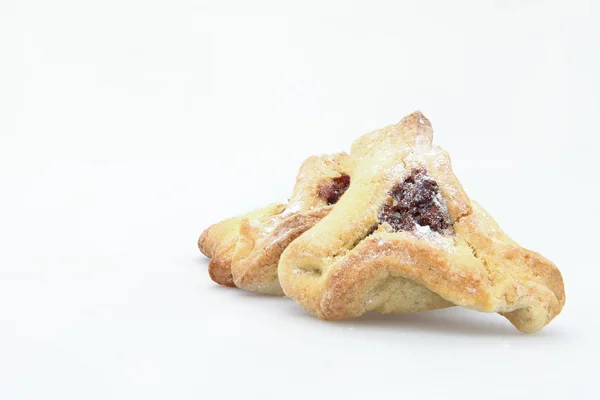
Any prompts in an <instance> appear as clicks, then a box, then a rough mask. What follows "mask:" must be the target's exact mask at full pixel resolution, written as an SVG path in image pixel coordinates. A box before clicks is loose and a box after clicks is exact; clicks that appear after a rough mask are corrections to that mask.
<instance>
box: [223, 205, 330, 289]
mask: <svg viewBox="0 0 600 400" xmlns="http://www.w3.org/2000/svg"><path fill="white" fill-rule="evenodd" d="M330 209H331V207H330V206H324V207H317V208H315V209H311V210H308V211H297V212H292V213H290V214H285V213H283V214H280V215H277V216H274V217H272V218H269V220H268V221H250V220H248V219H244V220H243V221H242V223H241V225H240V235H239V239H238V241H237V245H236V249H235V252H234V255H233V260H232V263H231V272H232V276H233V280H234V283H235V285H236V286H237V287H239V288H242V289H246V290H250V291H254V292H261V293H265V294H272V295H283V290H282V289H281V285H280V284H279V278H278V275H277V265H278V263H279V257H280V256H281V253H283V251H284V250H285V248H286V247H287V246H288V245H289V244H290V243H291V242H292V241H294V240H295V239H296V238H297V237H299V236H300V235H301V234H302V233H304V232H305V231H307V230H308V229H310V228H311V227H312V226H314V225H315V224H316V223H317V222H319V221H320V220H321V219H322V218H323V217H324V216H325V215H327V213H329V211H330ZM261 222H263V224H262V225H261V224H260V223H261Z"/></svg>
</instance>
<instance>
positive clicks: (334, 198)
mask: <svg viewBox="0 0 600 400" xmlns="http://www.w3.org/2000/svg"><path fill="white" fill-rule="evenodd" d="M348 186H350V175H346V174H344V175H342V176H339V177H337V178H333V179H332V180H331V182H329V183H327V184H324V185H321V187H320V188H319V196H320V197H322V198H324V199H325V200H327V204H335V203H337V202H338V200H339V199H340V197H342V195H343V194H344V192H345V191H346V189H348Z"/></svg>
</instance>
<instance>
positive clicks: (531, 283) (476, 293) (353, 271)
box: [279, 113, 565, 332]
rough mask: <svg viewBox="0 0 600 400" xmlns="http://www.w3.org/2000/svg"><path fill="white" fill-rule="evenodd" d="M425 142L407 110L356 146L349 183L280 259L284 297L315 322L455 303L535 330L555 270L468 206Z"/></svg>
mask: <svg viewBox="0 0 600 400" xmlns="http://www.w3.org/2000/svg"><path fill="white" fill-rule="evenodd" d="M432 137H433V135H432V129H431V124H429V122H428V121H427V120H426V119H425V118H424V116H422V114H420V113H415V114H413V115H411V116H409V117H407V118H405V119H403V120H402V121H401V122H400V123H399V124H397V125H394V126H390V127H386V128H383V129H382V130H379V131H375V132H372V133H370V134H368V135H366V136H365V137H363V138H361V139H359V140H358V141H357V142H355V144H354V145H353V153H352V154H353V157H354V156H355V154H356V158H357V159H358V161H357V164H356V167H355V168H356V170H355V174H354V175H353V176H354V177H356V181H355V182H353V184H352V186H351V187H350V188H349V189H348V191H347V193H346V194H345V195H344V197H343V198H342V199H341V200H340V202H339V203H338V204H337V206H336V207H335V208H334V209H333V210H332V212H331V213H330V214H329V215H328V216H326V217H325V218H323V220H322V221H321V222H319V223H318V224H317V225H315V227H313V228H312V229H311V230H309V231H308V232H306V233H305V234H304V235H302V236H301V237H300V238H298V239H297V240H296V241H294V242H293V243H292V244H291V245H290V246H288V248H287V249H286V250H285V252H284V253H283V255H282V257H281V259H280V263H279V277H280V281H281V285H282V288H283V290H284V292H285V294H286V295H288V296H289V297H292V298H293V299H295V300H296V301H297V302H299V303H300V304H301V305H303V306H304V307H305V308H306V309H307V310H308V311H310V312H311V313H313V314H315V315H317V316H319V317H321V318H323V319H339V318H346V317H354V316H359V315H361V314H363V313H365V312H367V311H371V310H375V311H380V312H405V311H421V310H427V309H435V308H442V307H448V306H452V305H459V306H463V307H467V308H471V309H474V310H478V311H484V312H498V313H500V314H501V315H503V316H505V317H506V318H508V319H509V321H510V322H512V323H513V325H515V327H517V329H519V330H521V331H524V332H535V331H538V330H540V329H542V328H543V327H544V326H545V325H546V324H548V323H549V322H550V321H551V320H552V319H553V318H554V317H555V316H556V315H557V314H558V313H559V312H560V310H561V309H562V307H563V304H564V300H565V297H564V286H563V282H562V277H561V275H560V272H559V271H558V269H557V268H556V267H555V266H554V264H552V263H551V262H550V261H548V260H546V259H545V258H543V257H542V256H540V255H539V254H537V253H535V252H532V251H530V250H527V249H524V248H522V247H520V246H519V245H518V244H516V243H515V242H514V241H512V240H511V239H510V238H509V237H508V236H507V235H506V234H504V232H502V230H501V229H500V228H499V226H498V225H497V223H496V222H495V221H494V220H493V219H492V218H491V217H490V216H489V214H487V213H486V212H485V211H484V210H483V209H482V208H481V207H480V206H478V205H477V204H476V203H474V202H473V203H472V202H471V201H470V199H469V198H468V196H467V195H466V194H465V192H464V190H463V189H462V187H461V185H460V183H459V182H458V180H457V179H456V177H455V176H454V174H453V173H452V170H451V165H450V159H449V157H448V156H447V154H446V153H445V152H444V151H443V150H441V149H439V148H436V147H433V146H432V145H431V141H432ZM357 143H358V144H357ZM357 146H358V147H357Z"/></svg>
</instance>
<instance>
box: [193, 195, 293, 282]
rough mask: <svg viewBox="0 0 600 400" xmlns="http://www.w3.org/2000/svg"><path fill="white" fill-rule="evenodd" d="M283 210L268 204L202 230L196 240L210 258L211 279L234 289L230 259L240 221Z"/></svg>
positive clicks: (283, 207)
mask: <svg viewBox="0 0 600 400" xmlns="http://www.w3.org/2000/svg"><path fill="white" fill-rule="evenodd" d="M284 209H285V205H284V204H270V205H268V206H266V207H263V208H259V209H256V210H253V211H251V212H249V213H247V214H244V215H241V216H238V217H234V218H229V219H226V220H224V221H221V222H219V223H216V224H214V225H212V226H210V227H209V228H207V229H206V230H204V232H202V234H201V235H200V237H199V239H198V248H199V249H200V251H201V252H202V254H204V255H205V256H206V257H208V258H211V261H210V263H209V264H208V273H209V275H210V277H211V279H212V280H213V281H215V282H216V283H218V284H220V285H224V286H230V287H235V284H234V282H233V277H232V276H231V259H232V257H233V252H234V250H235V245H236V242H237V239H238V234H239V229H240V224H241V222H242V220H244V219H248V220H255V219H259V218H264V217H267V216H271V215H276V214H279V213H281V212H282V211H283V210H284Z"/></svg>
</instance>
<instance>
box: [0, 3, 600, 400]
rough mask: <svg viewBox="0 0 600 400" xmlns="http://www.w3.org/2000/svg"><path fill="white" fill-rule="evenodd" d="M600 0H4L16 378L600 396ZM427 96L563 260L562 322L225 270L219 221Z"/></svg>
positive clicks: (497, 210)
mask: <svg viewBox="0 0 600 400" xmlns="http://www.w3.org/2000/svg"><path fill="white" fill-rule="evenodd" d="M599 20H600V13H599V8H598V5H597V4H593V2H592V1H591V0H590V1H568V2H567V1H564V2H542V1H517V0H511V1H495V2H491V1H472V2H464V1H446V2H442V1H439V2H428V1H422V2H418V4H417V2H414V4H406V5H404V4H401V2H387V3H383V2H377V1H373V2H362V3H358V2H350V1H339V2H307V1H302V2H300V1H298V2H281V1H272V2H267V1H251V2H242V1H239V2H230V1H224V2H216V1H215V2H213V4H207V3H203V2H198V1H166V0H165V1H148V0H146V1H134V0H105V1H76V0H73V1H66V0H55V1H25V0H20V1H17V0H2V1H1V2H0V188H1V193H0V398H1V399H86V400H87V399H213V398H261V399H280V398H284V399H316V398H325V397H327V398H331V399H337V398H347V399H352V398H357V399H376V398H406V399H417V398H460V399H465V398H466V399H468V398H477V399H481V398H485V399H492V398H502V399H506V398H528V399H533V398H546V399H548V398H557V399H558V398H567V397H568V398H577V399H588V398H598V397H597V396H598V395H599V394H600V393H599V390H598V387H597V372H598V365H597V360H598V356H599V355H600V354H599V353H600V348H599V345H598V339H597V337H598V328H599V323H598V318H597V313H598V308H597V307H598V304H599V301H598V296H600V294H599V293H598V290H597V287H598V283H597V281H598V279H600V273H599V272H598V271H599V268H600V266H599V265H598V262H597V260H598V256H597V251H598V236H599V235H598V229H599V228H600V224H599V222H600V221H599V218H598V204H597V203H598V186H597V185H598V183H597V178H596V177H597V175H596V174H594V172H597V171H598V167H597V160H596V159H597V145H598V139H597V137H598V133H599V131H600V129H599V128H600V124H599V122H598V118H599V116H598V111H599V109H600V107H599V106H600V101H599V93H600V87H599V86H600V84H599V83H600V81H599V78H598V71H600V50H599V45H598V43H599V37H600V29H599V27H598V24H599V22H598V21H599ZM415 109H419V110H421V111H423V112H424V113H425V115H427V116H428V117H429V118H430V119H431V121H432V122H433V125H434V129H435V131H436V141H437V143H438V144H440V145H441V146H443V147H444V148H446V149H447V150H448V151H449V152H450V154H451V155H452V157H453V163H454V169H455V172H456V174H457V176H458V177H459V178H460V179H461V181H462V183H463V185H464V186H465V188H466V190H467V192H468V193H469V194H470V195H471V197H473V198H474V199H477V200H478V201H480V202H481V203H482V204H483V205H484V206H485V207H486V208H487V209H488V211H490V213H491V214H492V215H494V216H495V218H496V219H497V220H498V221H499V222H500V224H501V225H502V227H503V228H504V229H505V230H506V231H507V232H508V233H509V234H510V235H511V236H512V237H513V238H514V239H515V240H517V241H518V242H520V243H521V244H523V245H524V246H526V247H529V248H532V249H534V250H537V251H539V252H541V253H542V254H544V255H545V256H547V257H548V258H550V259H551V260H553V261H554V262H555V263H556V264H557V265H558V266H559V267H560V269H561V271H562V272H563V276H564V279H565V283H566V289H567V303H566V306H565V308H564V310H563V313H562V314H561V315H560V316H558V317H557V318H556V320H554V321H553V322H552V323H551V324H550V325H549V326H548V327H546V328H545V329H544V330H543V331H542V332H541V333H539V334H534V335H526V334H522V333H519V332H517V331H516V330H515V329H514V328H513V327H512V326H511V325H510V324H509V323H508V321H506V320H505V319H503V318H502V317H500V316H498V315H486V314H479V313H476V312H473V311H468V310H463V309H451V310H441V311H435V312H429V313H422V314H412V315H388V316H381V315H366V316H364V317H363V318H360V319H357V320H347V321H340V322H323V321H320V320H318V319H316V318H314V317H311V316H310V315H308V314H307V313H305V312H304V311H303V309H302V308H301V307H299V306H297V305H296V304H295V303H294V302H293V301H291V300H289V299H285V298H273V297H269V296H261V295H256V294H252V293H247V292H243V291H241V290H235V289H228V288H223V287H219V286H217V285H216V284H214V283H213V282H212V281H211V280H210V279H209V277H208V275H207V272H206V266H207V260H206V259H204V258H203V257H202V256H201V255H200V254H199V252H198V250H197V248H196V239H197V236H198V235H199V233H200V232H201V231H202V230H203V229H204V228H206V227H207V226H208V225H209V224H211V223H213V222H216V221H218V220H220V219H223V218H226V217H229V216H232V215H234V214H237V213H240V212H243V211H246V210H248V209H251V208H254V207H257V206H261V205H263V204H266V203H269V202H272V201H285V200H286V198H287V196H288V195H289V193H290V191H291V188H292V185H293V182H294V179H295V174H296V171H297V168H298V166H299V165H300V163H301V162H302V160H303V159H304V158H306V157H307V156H309V155H311V154H322V153H329V152H337V151H342V150H346V151H347V150H348V149H349V146H350V143H351V142H352V141H353V140H354V139H355V138H356V137H358V136H359V135H361V134H363V133H365V132H367V131H370V130H373V129H376V128H379V127H382V126H384V125H387V124H390V123H395V122H397V121H398V120H399V119H400V118H402V117H403V116H404V115H405V114H408V113H410V112H412V111H414V110H415Z"/></svg>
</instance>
